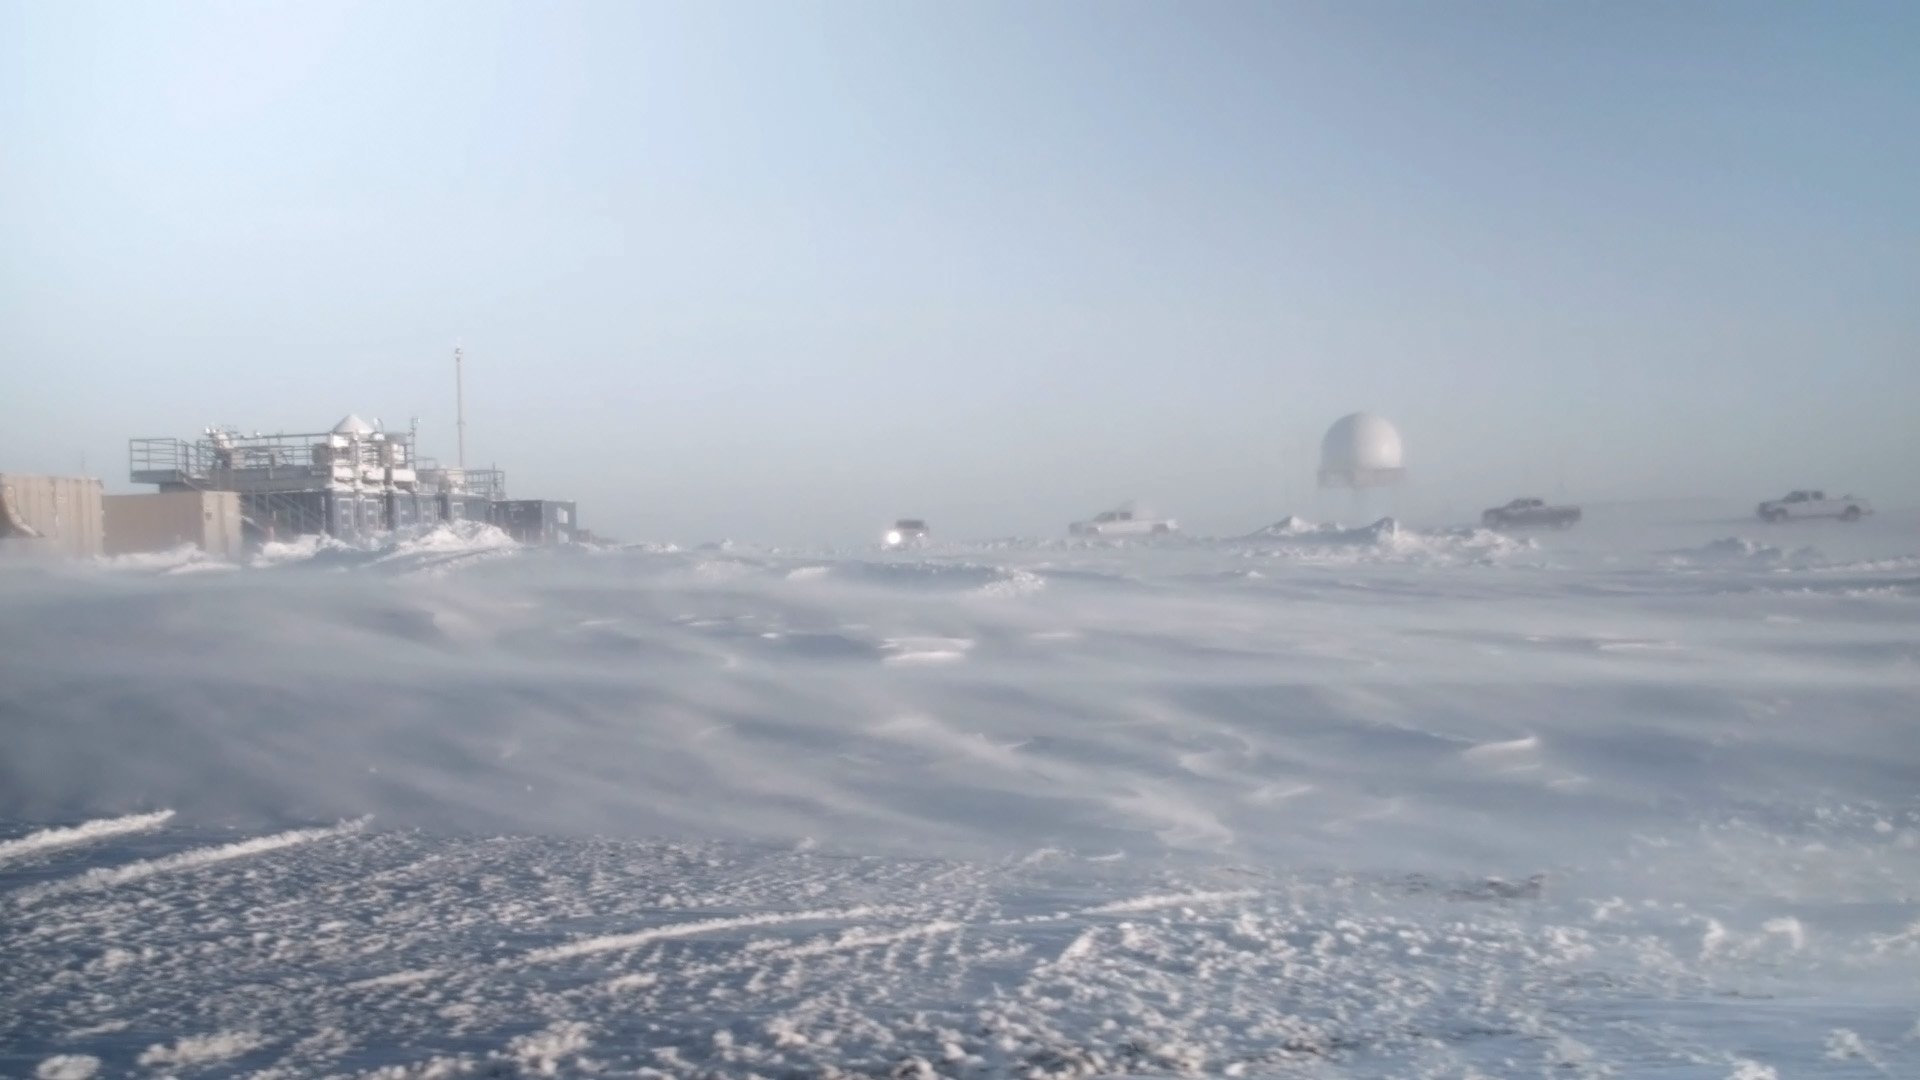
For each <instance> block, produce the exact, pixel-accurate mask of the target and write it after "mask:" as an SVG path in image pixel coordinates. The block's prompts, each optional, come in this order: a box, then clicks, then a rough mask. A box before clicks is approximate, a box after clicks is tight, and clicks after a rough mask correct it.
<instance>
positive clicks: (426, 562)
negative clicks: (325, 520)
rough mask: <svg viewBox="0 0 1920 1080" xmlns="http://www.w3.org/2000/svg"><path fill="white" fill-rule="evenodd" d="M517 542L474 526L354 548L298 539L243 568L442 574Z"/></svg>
mask: <svg viewBox="0 0 1920 1080" xmlns="http://www.w3.org/2000/svg"><path fill="white" fill-rule="evenodd" d="M520 546H521V545H520V543H519V542H518V541H516V540H514V539H513V538H512V537H511V536H508V535H507V534H506V533H505V532H503V531H502V530H500V529H499V528H498V527H496V526H493V525H489V524H487V523H485V522H479V521H455V522H442V523H440V524H436V525H433V526H430V527H424V528H414V529H400V530H395V531H393V532H386V533H379V534H376V535H374V536H372V537H370V538H368V539H366V540H364V541H361V542H358V543H349V542H346V541H342V540H336V539H334V538H333V537H330V536H301V537H296V538H295V539H292V540H287V541H269V542H268V543H265V544H262V545H261V547H260V550H259V551H258V552H256V553H255V554H254V556H253V558H252V559H250V560H248V563H247V565H248V566H249V567H251V568H252V569H255V570H272V569H280V568H287V567H299V566H307V567H327V568H333V569H357V568H369V569H377V570H379V571H383V572H387V573H443V572H445V571H447V570H449V569H453V568H454V567H456V566H461V565H464V564H467V563H471V562H474V561H476V560H480V559H488V558H493V557H496V556H499V555H504V554H508V553H510V552H512V551H515V550H517V549H518V548H519V547H520Z"/></svg>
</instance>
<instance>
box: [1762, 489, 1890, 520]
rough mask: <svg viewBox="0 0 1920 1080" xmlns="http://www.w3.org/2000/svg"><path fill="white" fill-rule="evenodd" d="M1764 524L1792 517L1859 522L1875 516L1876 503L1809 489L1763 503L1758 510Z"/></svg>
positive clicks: (1853, 496)
mask: <svg viewBox="0 0 1920 1080" xmlns="http://www.w3.org/2000/svg"><path fill="white" fill-rule="evenodd" d="M1757 512H1758V513H1759V515H1760V520H1762V521H1787V520H1789V519H1792V518H1839V519H1840V520H1841V521H1859V520H1860V519H1861V518H1862V517H1864V516H1866V515H1868V514H1871V513H1873V504H1871V503H1869V502H1867V500H1865V499H1862V498H1860V497H1859V496H1857V495H1842V496H1839V497H1838V498H1831V499H1830V498H1828V497H1827V493H1826V492H1824V491H1815V490H1812V489H1806V490H1801V491H1794V492H1789V493H1788V494H1787V496H1786V497H1785V498H1783V499H1771V500H1769V501H1767V502H1763V503H1761V504H1760V506H1759V509H1758V511H1757Z"/></svg>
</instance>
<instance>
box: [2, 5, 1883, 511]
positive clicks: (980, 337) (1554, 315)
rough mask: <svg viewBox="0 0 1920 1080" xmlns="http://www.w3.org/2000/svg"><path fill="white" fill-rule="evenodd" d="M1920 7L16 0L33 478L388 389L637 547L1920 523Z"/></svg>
mask: <svg viewBox="0 0 1920 1080" xmlns="http://www.w3.org/2000/svg"><path fill="white" fill-rule="evenodd" d="M1916 50H1920V8H1916V7H1915V5H1913V4H1912V3H1910V2H1907V0H1853V2H1851V3H1849V4H1848V5H1847V11H1846V14H1845V15H1844V17H1843V16H1840V15H1837V14H1835V13H1833V12H1831V11H1829V10H1828V9H1827V8H1826V7H1825V6H1822V5H1805V4H1761V5H1754V4H1751V3H1744V2H1737V0H1699V2H1695V3H1689V4H1685V5H1674V4H1664V5H1640V6H1638V7H1637V8H1635V9H1634V10H1631V11H1620V10H1617V9H1616V6H1615V5H1566V4H1510V3H1479V2H1474V3H1467V2H1458V3H1439V4H1415V5H1407V4H1381V3H1365V2H1362V3H1340V4H1206V5H1200V6H1198V7H1194V6H1192V5H1169V4H1154V3H1137V2H1130V0H1120V2H1118V3H1109V2H1104V0H1103V2H1086V0H1063V2H1058V3H1050V4H1046V5H1042V6H1039V7H1036V6H1035V5H1032V4H1023V3H1005V2H1000V0H979V2H975V3H969V4H964V5H927V4H898V3H884V2H882V3H870V2H863V0H849V2H844V3H832V4H819V3H806V2H799V3H775V4H761V5H741V4H727V3H719V4H642V3H620V2H607V0H601V2H592V0H586V2H578V0H557V2H554V3H541V4H526V3H513V2H510V0H415V2H411V3H407V4H369V3H356V2H340V3H324V4H270V5H261V4H232V3H222V2H205V3H190V4H166V5H156V4H137V3H136V4H111V3H97V2H93V0H71V2H63V3H57V4H32V3H16V4H4V5H0V101H4V102H6V103H7V107H5V108H0V147H4V148H6V149H4V150H0V155H4V156H0V239H4V243H0V372H4V375H5V379H6V389H7V392H6V393H5V394H0V469H5V470H9V471H21V472H52V473H71V472H76V471H85V472H90V473H92V474H94V475H99V476H101V477H103V478H104V479H105V480H106V481H107V482H108V484H109V485H111V486H113V487H114V488H116V489H128V488H129V486H128V485H127V483H126V477H125V471H124V462H125V459H126V440H127V439H128V438H130V437H136V436H167V435H170V436H179V437H191V436H194V435H196V434H198V433H199V432H200V430H201V429H202V428H203V427H204V426H205V425H208V424H230V425H233V426H235V427H237V428H239V429H241V430H243V431H249V432H251V431H256V430H258V431H264V432H268V433H272V432H276V431H284V432H303V431H319V430H325V429H326V428H327V427H328V426H330V425H332V423H333V422H334V421H335V420H337V419H339V418H340V417H342V416H345V415H347V414H348V413H358V414H359V415H361V416H364V417H367V418H369V419H373V418H376V417H377V418H379V419H380V420H382V421H383V422H384V423H385V424H386V425H387V426H388V427H390V428H401V427H405V426H407V425H408V424H409V422H410V421H411V420H413V419H414V418H418V420H419V422H420V431H421V442H422V448H423V450H424V451H425V452H426V453H428V454H430V455H432V456H435V457H437V458H439V459H440V460H441V461H442V462H451V461H452V460H453V459H454V458H455V455H456V452H457V451H456V445H455V426H454V425H455V415H454V412H455V409H454V404H455V403H454V388H453V373H452V364H451V354H452V350H453V346H454V345H455V343H456V342H459V343H462V344H463V345H464V347H465V350H466V369H467V386H466V418H467V421H468V428H467V451H468V455H469V457H468V463H469V464H471V465H476V466H481V465H484V466H498V467H500V468H502V469H504V470H506V472H507V481H508V486H509V490H510V491H511V492H512V493H513V494H515V495H516V496H519V497H527V498H541V497H544V498H555V499H577V500H578V501H579V502H580V504H581V509H582V513H583V515H584V516H583V520H585V521H586V522H587V523H588V524H590V525H592V526H593V527H594V528H596V529H598V530H599V531H601V532H602V533H604V534H606V535H612V536H620V537H646V536H676V537H688V538H695V539H717V538H720V537H732V538H734V539H738V540H749V541H756V542H764V543H796V542H799V543H851V542H855V541H859V540H863V539H865V538H866V537H868V536H869V535H871V532H872V530H874V529H876V528H879V527H881V526H882V525H883V524H884V523H885V522H886V521H890V520H892V519H893V518H894V517H896V516H902V515H905V516H920V517H925V518H927V519H929V520H930V521H931V522H932V523H933V524H934V526H935V527H936V528H939V529H945V530H948V531H949V533H950V534H951V535H958V536H996V535H1009V534H1022V535H1040V534H1050V533H1052V532H1054V531H1055V530H1057V529H1059V528H1060V527H1062V526H1063V525H1064V524H1065V523H1066V522H1067V521H1069V520H1072V519H1074V518H1077V517H1082V516H1085V515H1088V514H1091V513H1095V512H1097V511H1099V510H1101V509H1104V508H1105V507H1107V506H1109V505H1112V504H1113V503H1116V502H1119V501H1121V500H1123V499H1129V498H1139V499H1145V500H1151V501H1153V502H1154V503H1156V504H1157V505H1159V506H1161V507H1162V508H1163V509H1164V510H1166V511H1167V512H1168V513H1171V514H1174V515H1176V516H1178V517H1180V518H1181V520H1182V521H1183V522H1185V523H1187V524H1189V525H1191V526H1193V527H1196V528H1199V529H1201V530H1202V531H1205V532H1209V533H1216V534H1218V533H1228V532H1235V531H1242V532H1244V531H1248V530H1252V529H1254V528H1257V527H1259V526H1261V525H1264V524H1266V523H1267V522H1269V521H1271V520H1272V519H1273V518H1274V517H1277V516H1279V515H1280V514H1281V513H1284V512H1294V513H1301V514H1303V515H1304V516H1308V517H1316V518H1317V519H1325V518H1327V517H1331V516H1345V515H1346V514H1347V511H1346V509H1345V508H1344V507H1333V508H1328V509H1323V510H1319V511H1317V512H1316V511H1314V510H1311V509H1308V503H1309V501H1310V498H1311V495H1312V491H1311V485H1312V483H1313V475H1314V467H1315V458H1316V454H1317V449H1318V441H1319V439H1320V436H1321V433H1322V432H1324V431H1325V430H1326V427H1327V425H1328V424H1330V423H1332V422H1333V421H1334V419H1335V418H1337V417H1339V416H1342V415H1345V414H1347V413H1349V412H1353V411H1355V410H1361V409H1365V410H1372V411H1374V412H1378V413H1380V414H1381V415H1383V416H1386V417H1388V418H1389V419H1391V420H1393V421H1394V422H1395V423H1396V424H1398V425H1399V426H1400V428H1401V430H1402V432H1403V433H1404V434H1405V436H1406V439H1407V452H1408V461H1407V466H1408V468H1409V470H1410V473H1411V476H1412V479H1413V481H1414V482H1413V483H1412V484H1411V485H1409V487H1408V488H1407V489H1406V491H1405V492H1404V493H1403V494H1402V496H1401V505H1400V506H1399V507H1397V512H1399V513H1401V514H1402V515H1404V516H1408V517H1416V516H1423V515H1431V516H1438V517H1443V518H1449V519H1451V518H1457V517H1464V516H1467V515H1469V514H1471V513H1475V512H1477V511H1478V510H1479V508H1480V507H1483V506H1487V505H1492V504H1495V503H1498V502H1504V501H1505V500H1507V499H1509V498H1512V497H1514V496H1516V495H1522V494H1536V495H1540V494H1548V493H1551V492H1555V491H1558V490H1561V489H1562V488H1564V489H1565V490H1566V491H1568V492H1569V493H1571V495H1572V496H1573V497H1574V498H1578V499H1586V500H1590V501H1591V500H1599V499H1608V500H1631V499H1645V498H1696V497H1721V498H1730V499H1735V500H1738V501H1743V502H1752V501H1757V500H1759V499H1761V498H1771V497H1775V496H1778V495H1779V494H1782V493H1784V492H1785V491H1786V490H1788V489H1790V488H1794V487H1825V488H1828V489H1830V490H1832V489H1852V490H1857V491H1859V492H1860V493H1861V494H1863V495H1866V496H1868V497H1870V498H1875V499H1878V500H1880V501H1881V502H1882V503H1883V504H1887V505H1906V506H1913V505H1916V504H1920V473H1916V470H1915V469H1914V467H1913V463H1914V461H1915V460H1917V459H1920V427H1916V425H1915V424H1913V422H1912V406H1911V403H1912V402H1914V401H1916V400H1920V364H1916V363H1914V361H1913V358H1914V356H1915V354H1916V347H1917V346H1920V325H1917V324H1916V321H1915V319H1916V317H1915V311H1916V305H1915V303H1914V298H1915V297H1916V296H1920V263H1917V262H1916V261H1915V260H1914V259H1913V257H1912V253H1913V251H1914V250H1915V249H1916V248H1917V247H1920V200H1916V199H1915V198H1914V197H1913V192H1914V191H1915V190H1920V140H1914V139H1907V138H1900V137H1898V133H1902V132H1908V131H1914V130H1920V76H1917V75H1916V74H1915V65H1914V64H1913V56H1914V55H1915V52H1916Z"/></svg>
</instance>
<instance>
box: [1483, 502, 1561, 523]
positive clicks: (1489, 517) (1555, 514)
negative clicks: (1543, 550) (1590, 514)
mask: <svg viewBox="0 0 1920 1080" xmlns="http://www.w3.org/2000/svg"><path fill="white" fill-rule="evenodd" d="M1579 520H1580V508H1579V507H1577V506H1548V505H1547V504H1546V503H1545V502H1544V501H1542V500H1540V499H1515V500H1513V501H1512V502H1510V503H1508V504H1507V505H1505V506H1496V507H1494V508H1493V509H1491V510H1488V511H1487V512H1486V513H1484V514H1481V515H1480V523H1481V524H1482V525H1485V526H1486V527H1487V528H1489V529H1565V528H1570V527H1572V526H1573V525H1574V524H1575V523H1576V522H1578V521H1579Z"/></svg>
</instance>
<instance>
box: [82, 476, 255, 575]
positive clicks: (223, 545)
mask: <svg viewBox="0 0 1920 1080" xmlns="http://www.w3.org/2000/svg"><path fill="white" fill-rule="evenodd" d="M104 504H105V517H104V520H105V526H106V551H107V554H109V555H124V554H128V553H131V552H138V551H166V550H168V549H170V548H175V547H179V546H180V545H181V544H193V545H195V546H196V547H198V548H199V549H200V550H202V551H204V552H206V553H207V554H209V555H212V556H214V557H216V558H222V559H237V558H239V557H240V544H241V515H240V496H239V495H238V494H237V493H235V492H231V491H176V492H167V493H163V494H159V495H109V496H107V497H106V499H105V500H104Z"/></svg>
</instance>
